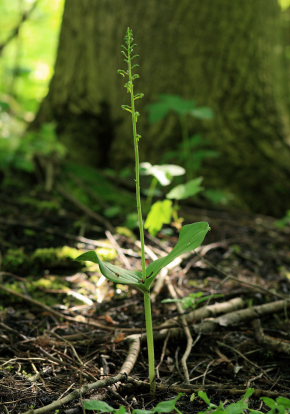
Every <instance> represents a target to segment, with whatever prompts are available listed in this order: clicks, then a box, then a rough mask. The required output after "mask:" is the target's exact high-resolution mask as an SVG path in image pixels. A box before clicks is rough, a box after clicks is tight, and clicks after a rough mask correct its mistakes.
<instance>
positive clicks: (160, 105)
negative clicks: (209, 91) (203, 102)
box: [147, 94, 196, 123]
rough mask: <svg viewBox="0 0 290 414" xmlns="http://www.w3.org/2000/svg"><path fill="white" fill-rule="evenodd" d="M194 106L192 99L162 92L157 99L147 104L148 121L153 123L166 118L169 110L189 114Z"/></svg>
mask: <svg viewBox="0 0 290 414" xmlns="http://www.w3.org/2000/svg"><path fill="white" fill-rule="evenodd" d="M195 107H196V102H195V101H194V100H187V99H183V98H181V97H180V96H178V95H169V94H162V95H159V101H158V102H154V103H152V104H150V105H148V107H147V108H148V112H149V122H151V123H154V122H158V121H161V120H163V119H165V118H166V116H167V115H168V114H169V113H170V112H176V113H177V114H178V115H181V116H182V115H186V114H189V113H190V111H191V110H193V109H194V108H195Z"/></svg>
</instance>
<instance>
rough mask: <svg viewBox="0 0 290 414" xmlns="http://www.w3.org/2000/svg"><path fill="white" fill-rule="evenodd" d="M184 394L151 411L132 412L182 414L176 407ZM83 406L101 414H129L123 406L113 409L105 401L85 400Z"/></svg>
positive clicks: (138, 411)
mask: <svg viewBox="0 0 290 414" xmlns="http://www.w3.org/2000/svg"><path fill="white" fill-rule="evenodd" d="M183 395H184V394H183V393H181V392H180V393H179V394H178V395H177V396H176V397H175V398H173V399H171V400H167V401H161V402H160V403H158V404H157V405H156V407H154V408H152V409H151V410H140V409H136V410H133V411H132V414H155V413H175V412H176V413H177V414H182V413H181V411H180V410H179V409H178V408H177V407H176V403H177V401H178V400H179V399H180V398H181V397H182V396H183ZM83 406H84V408H85V409H86V410H94V411H98V412H100V413H114V414H128V412H127V411H126V409H125V407H124V406H123V405H122V406H121V407H120V408H113V407H111V406H110V405H109V404H107V403H106V402H105V401H98V400H85V401H84V402H83Z"/></svg>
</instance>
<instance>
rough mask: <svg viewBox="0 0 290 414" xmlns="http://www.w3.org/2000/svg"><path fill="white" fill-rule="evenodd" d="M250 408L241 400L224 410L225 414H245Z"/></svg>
mask: <svg viewBox="0 0 290 414" xmlns="http://www.w3.org/2000/svg"><path fill="white" fill-rule="evenodd" d="M247 408H248V404H247V403H246V402H245V401H243V400H240V401H238V402H236V403H232V404H230V405H228V406H227V407H225V408H224V410H223V413H224V414H243V413H244V412H245V410H246V409H247Z"/></svg>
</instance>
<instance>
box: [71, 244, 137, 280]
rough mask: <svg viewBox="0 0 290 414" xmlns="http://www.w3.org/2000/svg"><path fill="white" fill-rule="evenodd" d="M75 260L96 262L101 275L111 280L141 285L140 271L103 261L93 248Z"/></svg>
mask: <svg viewBox="0 0 290 414" xmlns="http://www.w3.org/2000/svg"><path fill="white" fill-rule="evenodd" d="M76 260H78V261H88V262H93V263H97V264H98V265H99V267H100V271H101V273H102V275H104V276H105V277H106V278H107V279H109V280H111V281H112V282H115V283H121V284H123V285H133V286H136V287H140V286H139V285H142V282H141V280H142V273H141V272H139V271H138V270H136V271H134V270H126V269H123V268H122V267H119V266H115V265H113V264H111V263H108V262H103V261H102V260H101V259H100V257H99V256H98V255H97V253H96V252H95V251H94V250H90V251H89V252H86V253H83V254H81V255H80V256H79V257H77V258H76Z"/></svg>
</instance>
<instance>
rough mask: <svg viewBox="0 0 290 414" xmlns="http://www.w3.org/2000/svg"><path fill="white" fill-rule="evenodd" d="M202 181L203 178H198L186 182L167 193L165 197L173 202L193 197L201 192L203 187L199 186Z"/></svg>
mask: <svg viewBox="0 0 290 414" xmlns="http://www.w3.org/2000/svg"><path fill="white" fill-rule="evenodd" d="M202 180H203V177H198V178H195V179H194V180H190V181H188V183H186V184H180V185H178V186H176V187H174V188H173V189H172V190H171V191H169V193H168V194H167V195H166V197H167V198H169V199H174V200H184V199H185V198H188V197H193V196H194V195H196V194H198V193H199V192H200V191H202V190H203V187H201V185H200V184H201V182H202Z"/></svg>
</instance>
